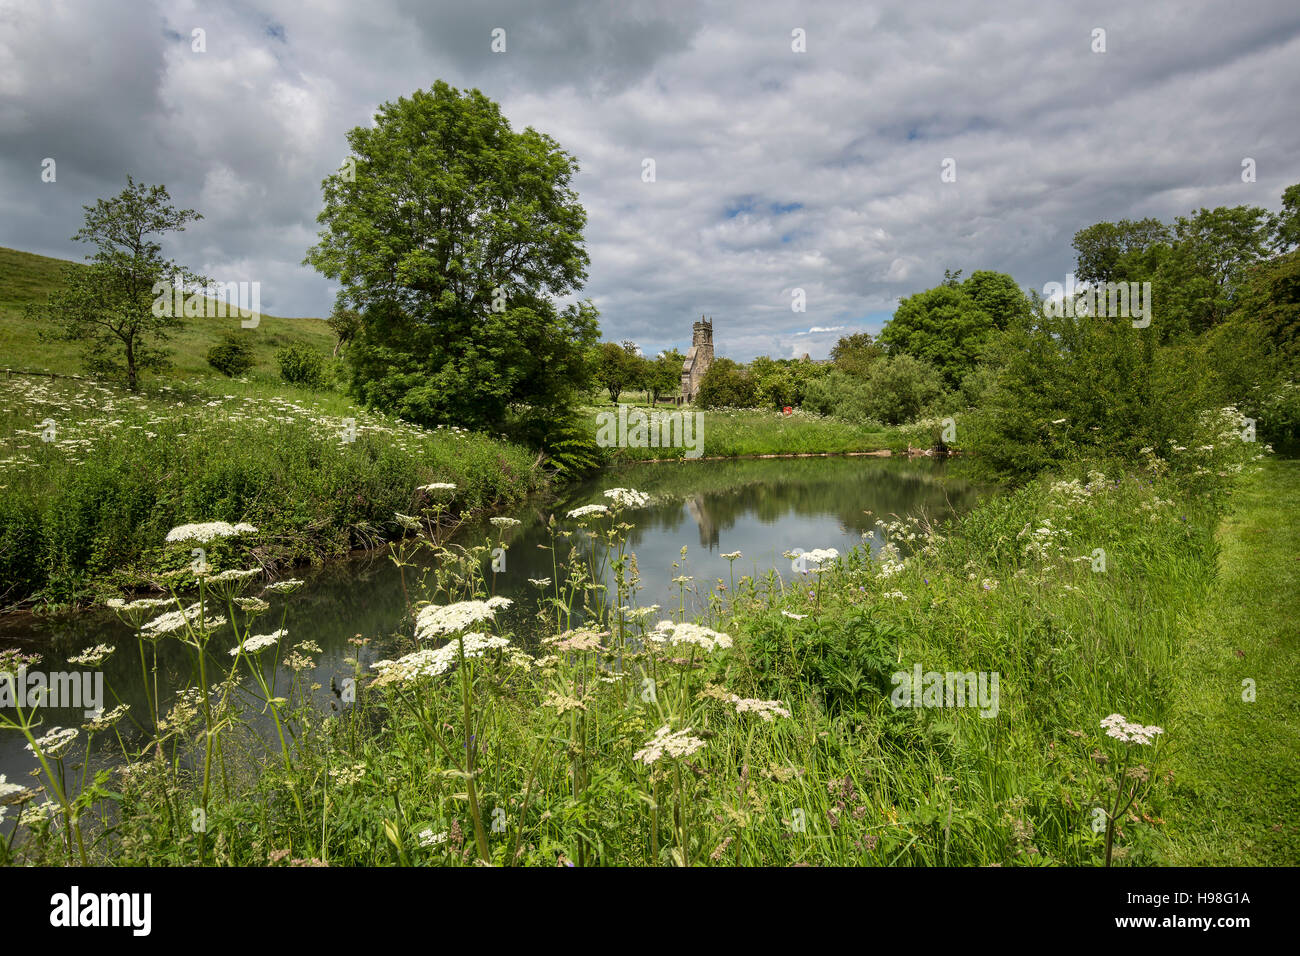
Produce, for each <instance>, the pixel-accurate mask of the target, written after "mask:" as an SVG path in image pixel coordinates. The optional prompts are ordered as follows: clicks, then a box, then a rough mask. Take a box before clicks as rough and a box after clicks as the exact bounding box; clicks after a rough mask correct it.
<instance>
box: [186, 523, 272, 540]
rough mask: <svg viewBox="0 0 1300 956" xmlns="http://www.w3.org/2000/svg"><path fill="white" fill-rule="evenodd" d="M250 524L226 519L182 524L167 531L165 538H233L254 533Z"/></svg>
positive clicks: (254, 530)
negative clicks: (233, 522) (232, 522)
mask: <svg viewBox="0 0 1300 956" xmlns="http://www.w3.org/2000/svg"><path fill="white" fill-rule="evenodd" d="M256 531H257V529H256V528H254V527H253V526H252V525H251V524H244V523H242V522H241V523H239V524H230V523H229V522H228V521H208V522H204V523H201V524H183V525H180V526H178V527H175V528H172V529H171V530H170V531H168V532H167V538H166V540H167V541H169V542H176V541H201V542H204V543H206V542H208V541H211V540H212V539H213V538H233V537H237V536H239V535H241V534H254V533H255V532H256Z"/></svg>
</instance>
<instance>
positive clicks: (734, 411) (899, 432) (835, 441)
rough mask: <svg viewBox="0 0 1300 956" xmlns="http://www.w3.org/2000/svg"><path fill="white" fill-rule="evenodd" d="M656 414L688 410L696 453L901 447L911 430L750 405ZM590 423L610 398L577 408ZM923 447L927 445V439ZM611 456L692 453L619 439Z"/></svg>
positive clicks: (667, 408) (605, 410)
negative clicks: (788, 412)
mask: <svg viewBox="0 0 1300 956" xmlns="http://www.w3.org/2000/svg"><path fill="white" fill-rule="evenodd" d="M624 404H628V405H629V413H628V414H631V409H634V408H635V409H639V410H640V411H642V412H645V413H647V414H649V413H650V412H651V411H652V409H651V408H650V406H648V405H635V404H630V403H627V402H624ZM653 411H655V412H657V413H658V414H659V415H661V416H663V415H672V414H674V413H679V412H680V413H683V414H687V415H691V416H692V418H691V422H692V429H693V431H692V438H693V439H694V440H695V442H697V444H698V452H699V454H698V455H696V456H694V457H697V458H736V457H743V456H752V455H800V454H804V455H807V454H846V453H849V452H874V451H882V450H886V449H893V450H894V451H902V450H905V449H906V448H907V445H908V437H909V435H911V434H912V432H913V431H917V437H918V440H920V432H919V431H918V430H916V429H913V430H905V429H899V428H891V427H888V426H864V425H856V424H853V423H851V422H846V421H843V420H841V419H838V418H828V417H825V416H822V415H814V414H812V413H810V412H805V411H802V410H796V411H794V412H793V413H792V414H790V415H784V414H782V413H781V412H779V411H768V410H766V409H756V408H725V409H697V408H695V407H694V406H686V407H685V408H684V409H683V408H681V407H678V406H673V405H662V404H661V405H659V406H658V407H657V408H655V409H653ZM583 414H584V415H585V416H586V417H588V418H589V419H590V420H591V421H592V423H593V428H596V427H597V424H596V423H597V422H598V421H599V419H598V416H600V415H610V414H612V415H617V414H618V406H616V405H612V404H605V405H596V406H589V407H587V408H585V409H583ZM927 447H928V445H927ZM611 452H612V454H611V457H612V459H613V460H614V461H662V460H681V459H689V458H690V457H692V456H691V455H688V453H687V452H688V449H687V448H686V447H685V446H684V445H680V444H679V445H677V446H675V447H657V448H655V447H649V446H648V445H646V446H643V447H637V446H635V445H626V444H625V445H620V446H618V447H616V448H613V449H611Z"/></svg>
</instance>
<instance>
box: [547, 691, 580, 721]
mask: <svg viewBox="0 0 1300 956" xmlns="http://www.w3.org/2000/svg"><path fill="white" fill-rule="evenodd" d="M542 706H543V707H554V708H555V713H556V716H561V715H563V714H567V713H568V712H569V711H571V710H582V711H585V710H586V709H587V705H586V704H584V703H583V702H582V701H580V700H578V699H577V698H576V697H567V696H565V695H564V694H557V693H556V692H555V691H551V692H550V693H548V694H547V695H546V699H545V700H544V701H542Z"/></svg>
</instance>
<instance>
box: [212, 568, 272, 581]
mask: <svg viewBox="0 0 1300 956" xmlns="http://www.w3.org/2000/svg"><path fill="white" fill-rule="evenodd" d="M261 573H262V572H261V571H260V570H258V569H257V568H249V569H247V570H244V569H241V568H231V569H230V570H228V571H222V572H221V573H220V574H214V575H212V577H210V578H208V581H209V583H214V584H221V583H224V582H226V581H247V580H248V579H249V578H251V577H255V576H256V575H258V574H261Z"/></svg>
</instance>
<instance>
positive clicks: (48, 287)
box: [0, 246, 334, 382]
mask: <svg viewBox="0 0 1300 956" xmlns="http://www.w3.org/2000/svg"><path fill="white" fill-rule="evenodd" d="M68 264H69V263H68V261H67V260H64V259H51V258H49V257H47V256H38V255H33V254H32V253H30V252H20V251H19V250H17V249H6V248H4V247H3V246H0V368H11V369H15V370H22V371H46V372H56V373H58V374H61V375H75V374H78V373H80V372H81V358H80V353H79V350H78V347H77V343H75V342H59V341H49V342H43V341H41V339H40V331H41V330H40V328H39V327H38V325H37V324H36V323H34V322H32V321H30V320H29V319H27V318H25V317H24V314H23V313H24V310H25V309H26V308H27V307H28V306H29V305H31V304H33V303H39V302H44V301H45V297H46V295H47V294H48V293H50V292H51V291H53V290H54V289H56V288H57V287H58V285H59V281H60V276H61V273H62V272H63V268H64V267H65V266H66V265H68ZM238 321H239V320H238V319H231V318H194V319H187V320H186V323H185V328H184V329H182V330H181V331H180V332H178V333H176V334H175V335H173V336H172V338H171V340H170V342H169V343H168V344H169V346H170V348H171V352H172V361H173V363H174V366H173V368H172V369H170V370H169V371H168V372H166V373H163V375H161V376H158V377H160V378H164V379H165V378H171V379H180V380H184V381H190V382H192V381H194V379H195V377H196V376H201V377H204V378H218V379H219V378H221V377H222V376H221V375H220V373H218V372H216V371H215V370H214V369H212V368H211V367H210V366H209V365H208V363H207V352H208V349H209V348H210V347H211V346H212V345H214V344H215V343H216V342H217V339H218V338H219V337H220V336H221V334H222V333H223V332H225V331H227V330H228V329H231V328H235V329H238V328H239V324H238ZM241 332H242V333H243V334H246V335H247V336H248V337H249V338H248V341H249V342H250V344H251V345H252V347H253V354H254V357H255V359H256V364H255V365H254V366H253V369H252V370H251V371H250V373H249V376H250V377H251V378H255V379H256V378H261V377H278V374H279V370H278V366H277V365H276V362H275V352H276V350H277V349H280V348H283V347H284V346H286V345H289V344H291V343H294V342H301V343H304V344H307V345H310V346H311V347H313V348H315V349H317V350H318V351H321V352H324V353H325V354H326V355H329V354H330V353H331V352H332V351H333V349H334V333H333V332H331V331H330V328H329V325H328V324H327V323H326V322H325V320H324V319H312V318H299V319H294V318H281V317H278V316H274V315H266V314H265V313H263V314H262V318H261V321H260V322H259V323H258V326H257V328H255V329H242V330H241ZM150 377H151V378H153V377H154V376H150Z"/></svg>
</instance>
